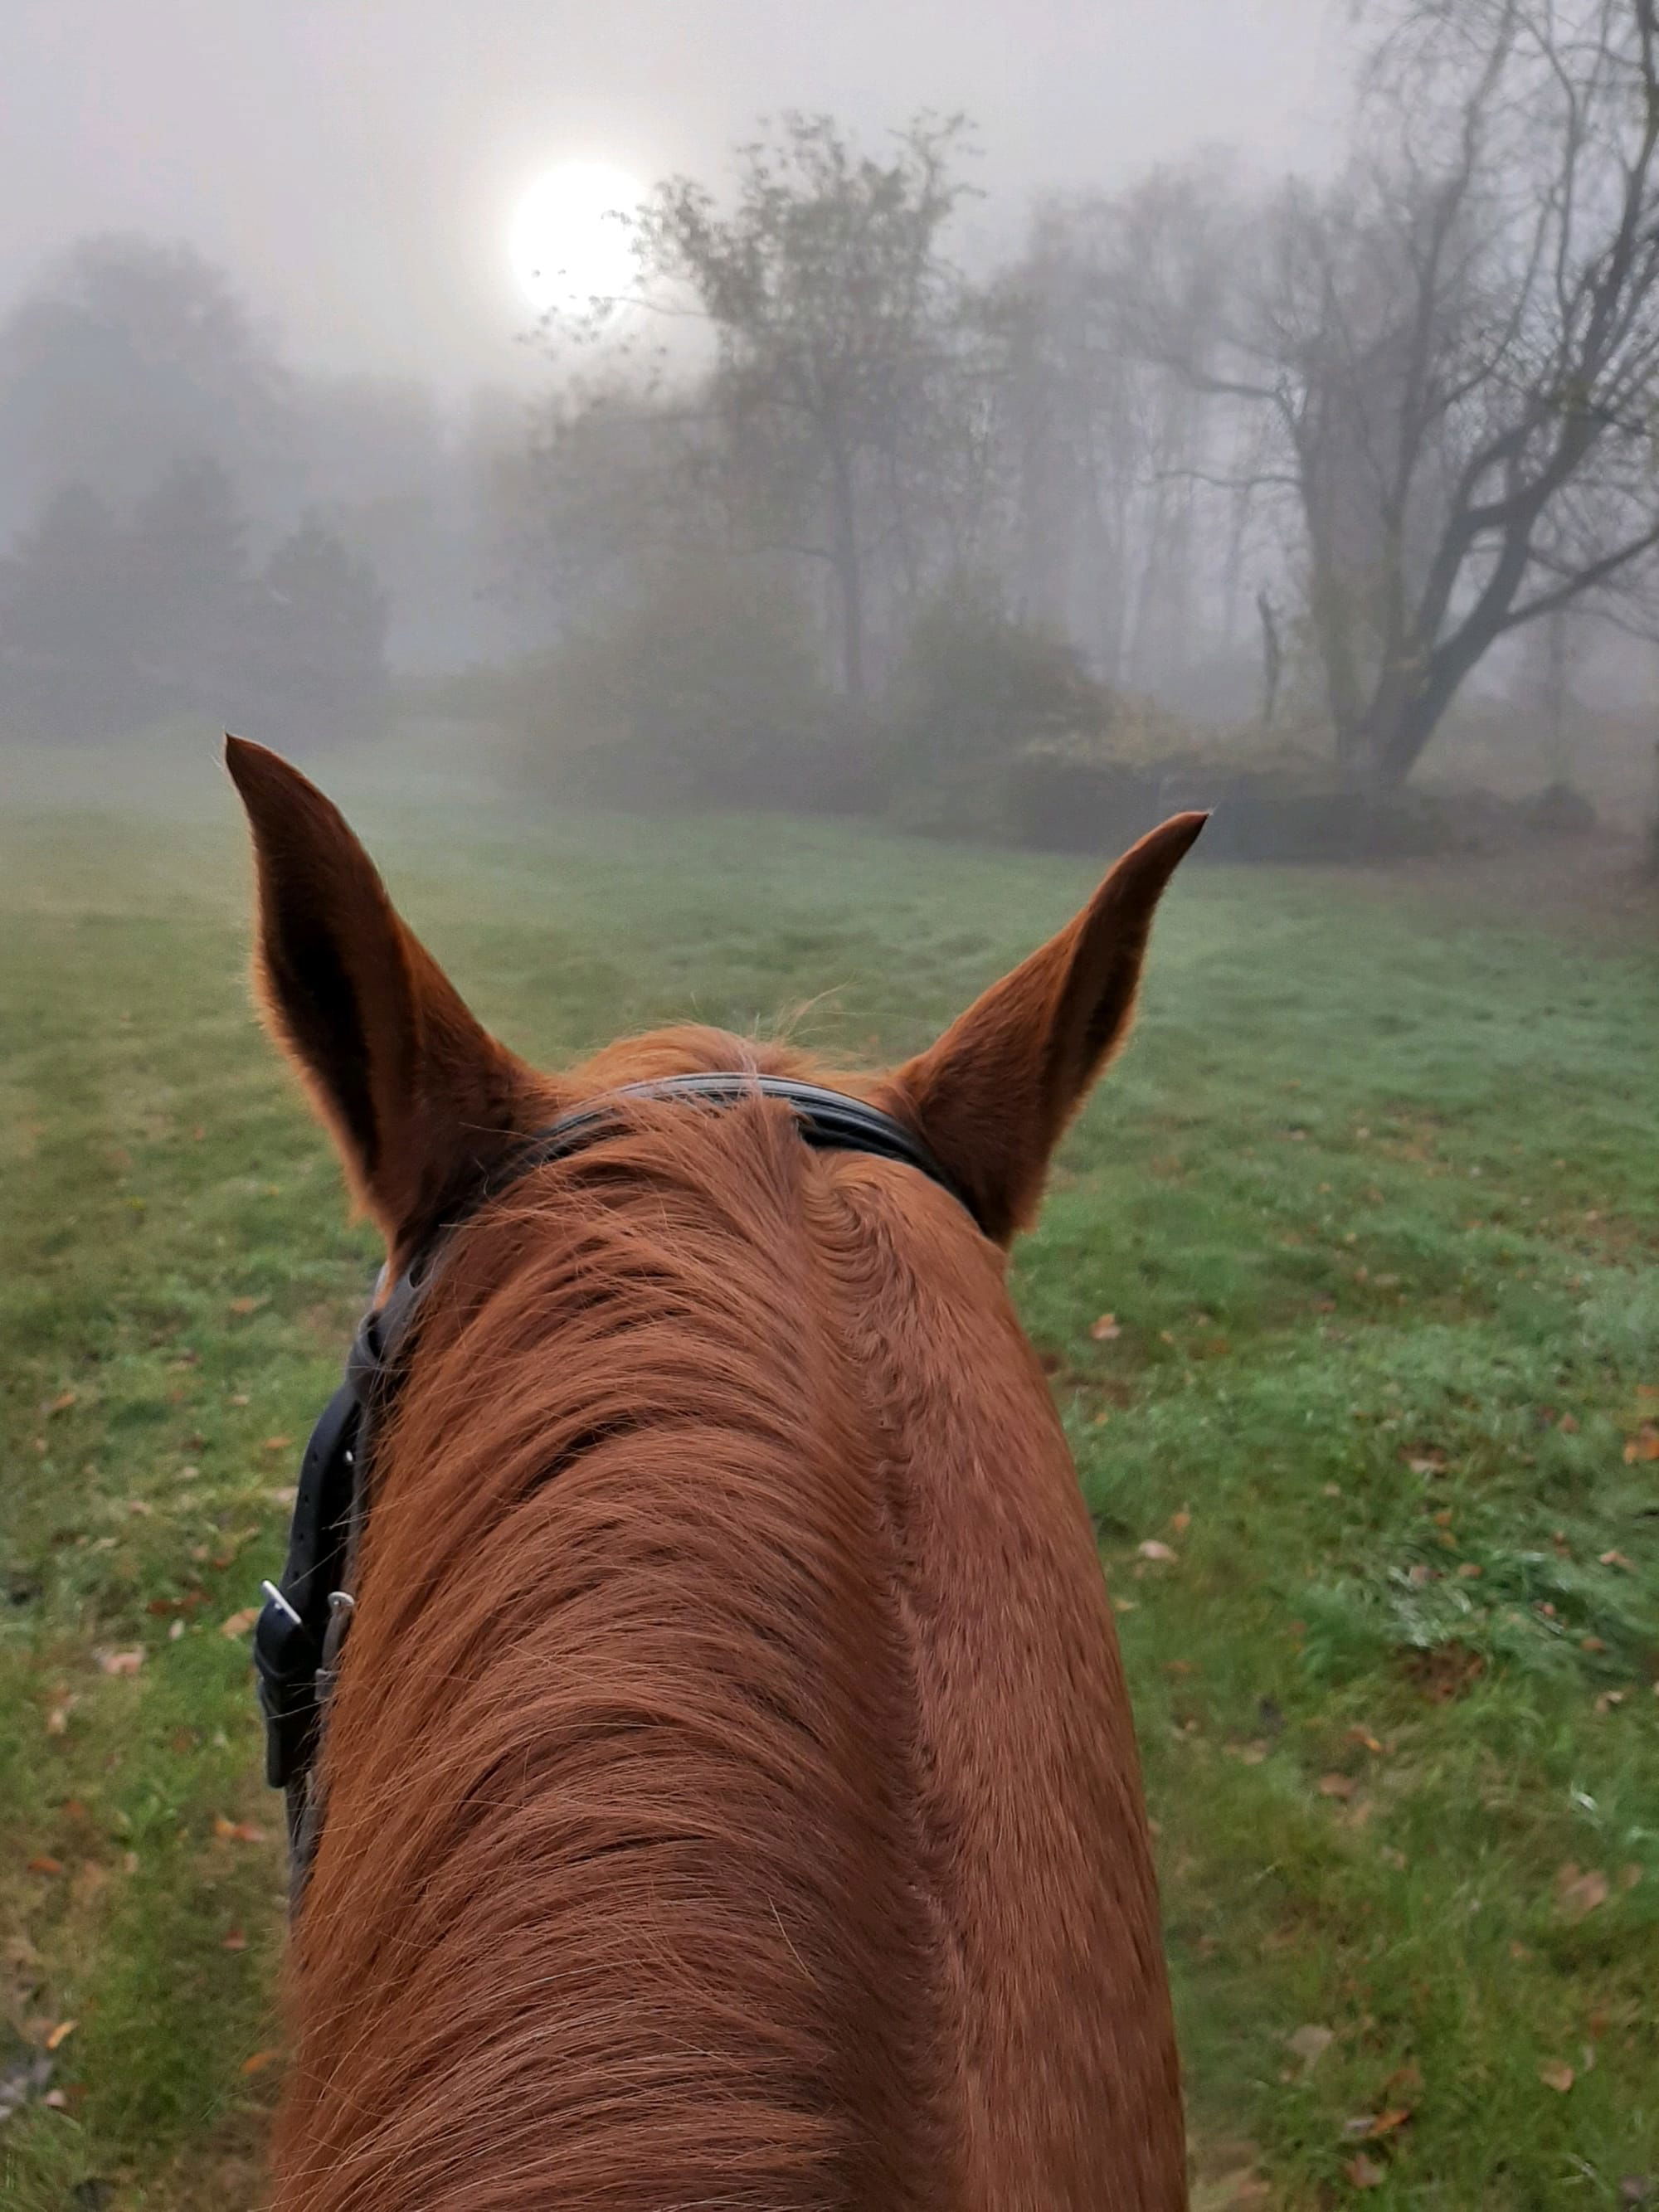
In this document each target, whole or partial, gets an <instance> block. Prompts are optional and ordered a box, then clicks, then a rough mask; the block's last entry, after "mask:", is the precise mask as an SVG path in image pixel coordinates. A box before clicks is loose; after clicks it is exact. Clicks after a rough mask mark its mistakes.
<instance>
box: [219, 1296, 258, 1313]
mask: <svg viewBox="0 0 1659 2212" xmlns="http://www.w3.org/2000/svg"><path fill="white" fill-rule="evenodd" d="M262 1305H264V1299H263V1298H233V1299H232V1300H231V1302H230V1304H229V1306H228V1309H227V1310H228V1312H231V1313H234V1314H251V1313H258V1310H259V1309H260V1307H261V1306H262Z"/></svg>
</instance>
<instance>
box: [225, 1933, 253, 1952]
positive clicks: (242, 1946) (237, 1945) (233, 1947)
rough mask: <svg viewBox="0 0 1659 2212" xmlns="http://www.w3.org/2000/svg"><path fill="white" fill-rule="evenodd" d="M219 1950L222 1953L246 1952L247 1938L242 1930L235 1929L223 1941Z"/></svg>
mask: <svg viewBox="0 0 1659 2212" xmlns="http://www.w3.org/2000/svg"><path fill="white" fill-rule="evenodd" d="M219 1948H220V1949H221V1950H222V1951H246V1948H247V1937H246V1936H244V1935H243V1933H242V1931H241V1929H240V1928H233V1929H231V1931H230V1933H229V1935H228V1936H224V1937H222V1939H221V1941H220V1944H219Z"/></svg>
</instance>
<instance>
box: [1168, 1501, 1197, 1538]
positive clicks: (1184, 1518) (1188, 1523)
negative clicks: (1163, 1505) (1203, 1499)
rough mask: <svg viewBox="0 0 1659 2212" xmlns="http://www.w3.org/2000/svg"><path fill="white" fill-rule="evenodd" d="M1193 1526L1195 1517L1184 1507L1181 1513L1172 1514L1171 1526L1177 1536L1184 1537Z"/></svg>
mask: <svg viewBox="0 0 1659 2212" xmlns="http://www.w3.org/2000/svg"><path fill="white" fill-rule="evenodd" d="M1192 1525H1193V1516H1192V1515H1191V1514H1190V1513H1189V1512H1188V1510H1187V1508H1186V1507H1185V1506H1184V1505H1183V1506H1182V1509H1181V1510H1180V1512H1179V1513H1172V1514H1171V1515H1170V1527H1171V1528H1173V1529H1174V1530H1175V1532H1176V1535H1177V1536H1184V1535H1185V1534H1186V1533H1187V1531H1188V1529H1189V1528H1191V1527H1192Z"/></svg>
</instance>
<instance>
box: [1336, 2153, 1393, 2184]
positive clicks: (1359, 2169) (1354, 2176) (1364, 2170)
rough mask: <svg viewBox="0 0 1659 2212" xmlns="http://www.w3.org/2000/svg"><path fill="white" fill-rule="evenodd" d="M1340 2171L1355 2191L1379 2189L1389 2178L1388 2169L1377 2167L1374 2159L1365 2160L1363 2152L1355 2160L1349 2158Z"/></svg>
mask: <svg viewBox="0 0 1659 2212" xmlns="http://www.w3.org/2000/svg"><path fill="white" fill-rule="evenodd" d="M1342 2171H1343V2172H1344V2173H1345V2174H1346V2176H1347V2178H1348V2179H1349V2181H1350V2182H1351V2183H1352V2185H1353V2186H1354V2187H1355V2188H1356V2189H1381V2187H1382V2186H1383V2183H1384V2182H1385V2181H1386V2180H1387V2179H1388V2178H1389V2176H1388V2169H1387V2168H1386V2167H1385V2166H1379V2165H1378V2164H1377V2162H1376V2160H1375V2159H1374V2158H1367V2157H1366V2155H1365V2154H1364V2151H1363V2150H1362V2151H1361V2152H1360V2153H1359V2154H1358V2157H1357V2158H1351V2159H1350V2160H1348V2162H1347V2164H1346V2166H1344V2167H1343V2169H1342Z"/></svg>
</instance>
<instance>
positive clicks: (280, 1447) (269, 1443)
mask: <svg viewBox="0 0 1659 2212" xmlns="http://www.w3.org/2000/svg"><path fill="white" fill-rule="evenodd" d="M293 1441H294V1439H293V1437H266V1438H265V1440H264V1443H263V1444H262V1445H261V1446H260V1449H261V1450H262V1451H272V1452H275V1451H286V1450H287V1449H288V1448H289V1445H290V1444H291V1443H293Z"/></svg>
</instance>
